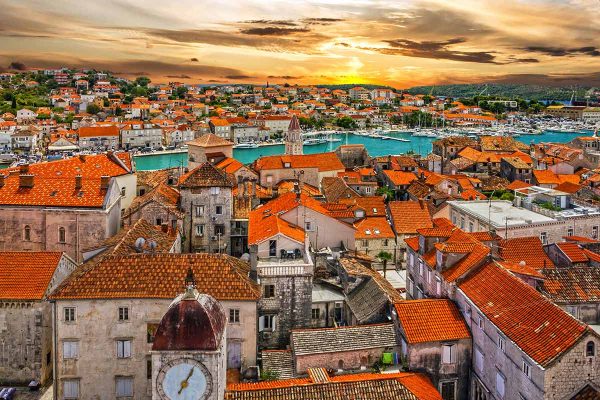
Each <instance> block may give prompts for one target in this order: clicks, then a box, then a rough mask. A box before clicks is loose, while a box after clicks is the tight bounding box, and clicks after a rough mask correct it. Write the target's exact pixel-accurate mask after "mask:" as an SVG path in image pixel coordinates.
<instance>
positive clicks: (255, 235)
mask: <svg viewBox="0 0 600 400" xmlns="http://www.w3.org/2000/svg"><path fill="white" fill-rule="evenodd" d="M277 234H281V235H284V236H287V237H288V238H290V239H293V240H295V241H296V242H299V243H304V237H305V233H304V229H302V228H300V227H298V226H296V225H293V224H291V223H289V222H287V221H285V220H283V219H282V218H279V216H278V215H272V214H269V215H266V214H263V210H262V207H261V208H259V209H257V210H254V211H251V212H250V216H249V222H248V244H258V243H260V242H262V241H264V240H266V239H269V238H272V237H273V236H275V235H277Z"/></svg>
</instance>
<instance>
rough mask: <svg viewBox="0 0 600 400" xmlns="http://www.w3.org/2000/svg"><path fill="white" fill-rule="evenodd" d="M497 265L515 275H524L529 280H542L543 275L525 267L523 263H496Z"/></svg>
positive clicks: (527, 266)
mask: <svg viewBox="0 0 600 400" xmlns="http://www.w3.org/2000/svg"><path fill="white" fill-rule="evenodd" d="M498 264H500V265H502V266H503V267H504V268H506V269H507V270H509V271H510V272H512V273H513V274H515V275H524V276H529V277H531V278H537V279H544V275H542V273H541V272H540V271H538V270H537V269H535V268H533V267H531V266H529V265H527V263H525V261H520V262H511V261H498Z"/></svg>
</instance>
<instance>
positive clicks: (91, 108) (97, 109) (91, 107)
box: [85, 103, 100, 114]
mask: <svg viewBox="0 0 600 400" xmlns="http://www.w3.org/2000/svg"><path fill="white" fill-rule="evenodd" d="M85 111H86V112H88V113H90V114H98V113H99V112H100V107H98V106H97V105H96V104H94V103H91V104H88V106H87V108H86V109H85Z"/></svg>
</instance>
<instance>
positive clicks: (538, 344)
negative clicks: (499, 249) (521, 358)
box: [458, 262, 587, 367]
mask: <svg viewBox="0 0 600 400" xmlns="http://www.w3.org/2000/svg"><path fill="white" fill-rule="evenodd" d="M458 287H459V288H460V290H462V291H463V292H464V293H465V295H466V296H467V297H468V298H469V299H470V300H471V302H473V304H475V306H476V307H477V308H478V309H479V310H480V311H481V312H482V313H483V314H485V316H486V317H487V318H488V319H489V320H490V321H491V322H492V323H493V324H494V325H495V326H496V327H497V328H498V329H499V330H500V331H502V333H503V334H505V335H506V336H507V337H508V338H509V339H510V340H512V341H513V342H515V344H516V345H517V346H518V347H519V348H521V349H522V350H523V351H524V352H525V354H527V355H528V356H529V357H531V358H532V359H533V360H534V361H535V362H537V363H538V364H540V365H541V366H542V367H547V366H549V365H550V364H551V363H552V362H553V361H554V360H555V359H556V358H557V357H558V356H560V355H561V354H562V353H563V352H565V351H566V350H568V349H570V348H571V347H572V346H573V345H574V344H575V343H577V341H578V340H579V339H580V338H581V337H582V336H583V335H584V334H585V333H586V332H587V328H586V325H585V324H584V323H582V322H580V321H578V320H576V319H575V318H573V317H572V316H570V315H569V314H567V313H566V312H565V311H563V310H562V309H560V308H559V307H558V306H556V305H555V304H553V303H552V302H550V301H549V300H548V299H546V298H545V297H544V296H543V295H542V294H540V293H539V292H538V291H536V290H535V289H534V288H532V287H531V286H529V285H527V284H526V283H524V282H523V281H521V280H520V279H518V278H517V277H515V276H514V275H512V274H511V273H510V272H508V271H507V270H506V269H504V268H502V267H501V266H499V265H497V264H496V263H493V262H492V263H487V264H485V265H483V266H482V267H480V268H479V269H477V270H476V271H473V272H472V273H471V274H469V275H468V276H467V277H466V278H465V280H464V281H463V282H461V283H459V285H458Z"/></svg>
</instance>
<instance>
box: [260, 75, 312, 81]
mask: <svg viewBox="0 0 600 400" xmlns="http://www.w3.org/2000/svg"><path fill="white" fill-rule="evenodd" d="M267 78H269V79H290V80H292V79H302V78H304V77H303V76H292V75H269V76H267Z"/></svg>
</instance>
